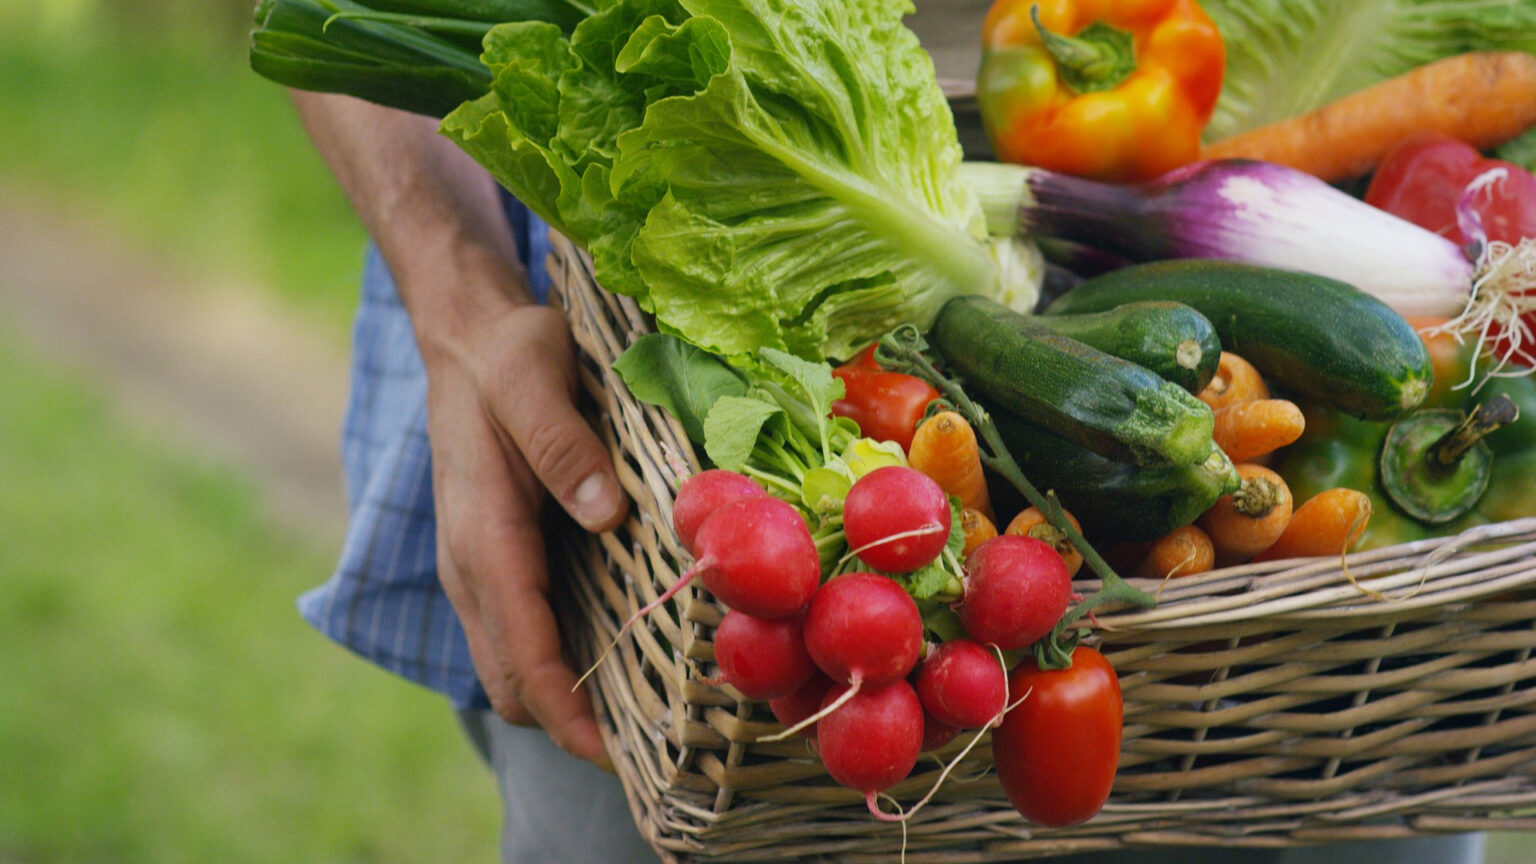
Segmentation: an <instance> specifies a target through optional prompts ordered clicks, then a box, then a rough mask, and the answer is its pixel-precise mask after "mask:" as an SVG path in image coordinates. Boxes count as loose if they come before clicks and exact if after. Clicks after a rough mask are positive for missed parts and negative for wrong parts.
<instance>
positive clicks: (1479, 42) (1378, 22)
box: [1202, 0, 1536, 140]
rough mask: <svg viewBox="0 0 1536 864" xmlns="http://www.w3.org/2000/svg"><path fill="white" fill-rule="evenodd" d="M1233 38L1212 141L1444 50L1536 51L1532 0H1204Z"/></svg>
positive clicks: (1404, 69)
mask: <svg viewBox="0 0 1536 864" xmlns="http://www.w3.org/2000/svg"><path fill="white" fill-rule="evenodd" d="M1202 5H1203V7H1204V8H1205V10H1206V11H1207V12H1209V13H1210V15H1211V18H1212V19H1214V20H1215V21H1216V24H1217V26H1218V27H1220V28H1221V32H1222V36H1223V38H1224V39H1225V41H1226V45H1227V73H1226V80H1225V83H1224V85H1223V87H1222V93H1221V99H1220V100H1219V101H1218V102H1217V105H1216V113H1215V115H1214V116H1213V117H1212V118H1211V122H1210V125H1209V126H1207V127H1206V132H1205V134H1206V138H1207V139H1208V140H1216V139H1218V138H1223V137H1225V136H1228V135H1232V134H1235V133H1237V132H1242V131H1244V130H1247V129H1251V128H1253V127H1255V126H1261V125H1264V124H1265V123H1270V122H1273V121H1276V120H1280V119H1283V118H1285V117H1290V116H1292V115H1295V114H1300V113H1303V112H1306V111H1310V110H1312V109H1314V108H1317V107H1319V106H1321V105H1323V104H1325V103H1327V102H1330V101H1332V100H1334V99H1337V98H1338V97H1340V96H1343V95H1344V94H1346V93H1349V92H1352V91H1355V90H1359V89H1361V88H1363V87H1367V86H1370V85H1371V84H1375V83H1377V82H1379V81H1382V80H1384V79H1386V78H1390V77H1392V76H1394V75H1399V74H1402V73H1404V72H1407V71H1409V70H1410V69H1413V68H1414V67H1416V66H1420V65H1423V64H1424V63H1428V62H1431V61H1434V60H1438V59H1440V58H1443V57H1449V56H1452V55H1455V54H1461V53H1464V52H1467V51H1494V50H1524V51H1536V3H1531V2H1529V0H1204V2H1203V3H1202Z"/></svg>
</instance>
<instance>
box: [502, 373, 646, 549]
mask: <svg viewBox="0 0 1536 864" xmlns="http://www.w3.org/2000/svg"><path fill="white" fill-rule="evenodd" d="M508 401H509V403H510V404H506V405H503V406H501V407H502V408H503V409H504V410H501V411H499V412H498V413H499V414H501V421H502V426H503V428H505V429H506V430H507V433H508V434H509V435H511V437H512V442H513V443H514V444H515V445H516V446H517V449H518V451H519V452H520V453H522V455H523V458H524V459H525V460H526V461H527V463H528V466H529V467H530V468H531V469H532V470H533V473H534V474H535V475H537V476H538V478H539V481H540V482H541V483H542V484H543V485H544V488H546V489H548V490H549V493H550V494H551V495H552V496H554V498H555V500H556V501H558V502H559V503H560V506H561V507H562V508H564V509H565V511H566V512H567V513H569V514H570V515H571V517H572V518H573V519H575V520H576V521H577V522H578V523H580V524H581V526H582V527H583V528H586V529H587V530H588V531H594V532H597V531H607V530H609V529H611V528H614V527H615V526H617V525H618V524H619V523H620V522H622V521H623V520H624V516H625V514H626V512H627V511H628V503H629V502H628V499H627V498H626V496H625V495H624V494H623V490H622V489H621V487H620V486H619V481H618V476H617V474H616V472H615V471H614V468H613V460H612V458H611V457H610V456H609V453H608V448H607V447H605V446H604V445H603V442H602V439H600V438H599V437H598V436H597V433H595V432H593V431H592V427H591V426H589V425H588V424H587V420H586V418H585V417H583V416H582V415H581V413H580V412H579V411H577V410H576V403H575V399H574V397H573V395H572V393H571V389H570V388H569V387H568V386H566V384H565V380H564V379H563V378H562V377H561V376H557V375H537V374H529V375H526V376H525V380H523V381H522V382H521V383H520V386H519V387H518V388H517V394H516V397H515V398H514V399H512V400H508Z"/></svg>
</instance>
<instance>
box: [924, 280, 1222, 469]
mask: <svg viewBox="0 0 1536 864" xmlns="http://www.w3.org/2000/svg"><path fill="white" fill-rule="evenodd" d="M929 342H930V344H931V345H932V346H933V347H934V349H935V350H937V351H938V353H939V354H940V355H941V356H942V357H943V359H944V362H945V363H946V364H947V365H948V366H949V367H950V368H951V369H952V370H953V371H954V372H955V373H956V374H958V375H959V377H960V378H961V379H963V381H964V382H965V386H966V389H967V390H968V391H969V392H970V394H971V396H972V397H973V398H976V399H978V401H980V402H982V403H983V404H984V405H986V406H987V407H988V408H990V409H1002V410H1006V411H1012V412H1013V413H1015V414H1017V415H1019V416H1020V417H1021V418H1023V419H1025V420H1028V421H1030V422H1032V423H1036V424H1038V425H1040V426H1043V427H1045V428H1046V429H1049V430H1051V431H1052V432H1055V433H1056V434H1058V435H1061V436H1063V437H1066V438H1068V439H1070V440H1072V441H1075V442H1077V443H1078V444H1080V445H1082V446H1084V447H1087V448H1088V449H1090V450H1093V451H1094V452H1096V453H1100V454H1102V455H1104V456H1108V457H1110V458H1112V459H1130V460H1133V461H1135V462H1138V463H1141V464H1147V465H1151V464H1158V463H1162V462H1174V463H1179V464H1186V465H1192V464H1198V463H1201V462H1204V461H1205V460H1206V458H1208V457H1209V456H1210V454H1211V450H1212V449H1214V448H1215V446H1216V445H1215V444H1214V443H1212V441H1211V427H1212V425H1213V423H1214V420H1213V418H1212V416H1211V410H1210V408H1208V407H1206V405H1205V403H1204V402H1201V401H1200V400H1199V399H1196V398H1195V397H1194V396H1192V395H1190V394H1189V393H1187V392H1185V391H1184V390H1183V389H1182V388H1180V387H1179V386H1178V385H1177V384H1173V383H1170V382H1168V381H1165V380H1163V379H1162V378H1161V377H1159V376H1158V375H1157V374H1156V373H1154V372H1151V371H1149V370H1147V369H1145V368H1142V367H1141V366H1137V365H1136V364H1134V363H1130V362H1128V361H1125V360H1121V359H1120V358H1118V357H1114V356H1111V355H1109V354H1105V353H1104V352H1102V351H1100V350H1098V349H1097V348H1092V347H1089V346H1088V345H1084V344H1083V343H1081V342H1079V341H1077V340H1075V339H1070V338H1068V337H1066V336H1062V335H1060V334H1058V333H1056V332H1055V331H1053V330H1051V329H1050V328H1048V327H1045V326H1044V325H1042V324H1040V323H1039V322H1038V320H1037V319H1036V316H1033V315H1023V314H1020V313H1018V312H1014V311H1013V310H1011V309H1009V308H1008V307H1006V306H1004V305H1002V304H1000V303H998V302H996V301H994V300H989V299H987V298H985V297H980V296H963V297H956V298H955V299H953V300H950V301H949V302H947V303H945V304H944V306H943V307H942V308H941V309H940V310H939V314H938V317H937V319H935V321H934V325H933V329H932V330H931V331H930V333H929Z"/></svg>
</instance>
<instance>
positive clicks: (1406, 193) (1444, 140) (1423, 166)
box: [1365, 132, 1536, 246]
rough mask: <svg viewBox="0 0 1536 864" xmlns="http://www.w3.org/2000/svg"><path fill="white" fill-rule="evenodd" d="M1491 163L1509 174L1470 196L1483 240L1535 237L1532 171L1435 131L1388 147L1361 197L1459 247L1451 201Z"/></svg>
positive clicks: (1510, 241)
mask: <svg viewBox="0 0 1536 864" xmlns="http://www.w3.org/2000/svg"><path fill="white" fill-rule="evenodd" d="M1494 168H1503V169H1505V170H1506V171H1508V172H1509V175H1508V176H1507V177H1505V178H1504V179H1503V180H1500V181H1498V182H1496V183H1494V184H1493V185H1492V186H1490V187H1489V188H1487V189H1486V190H1484V191H1483V192H1481V193H1479V194H1478V195H1477V196H1476V198H1475V199H1473V209H1474V210H1476V211H1477V213H1478V214H1479V215H1480V216H1481V217H1482V220H1483V230H1484V231H1485V232H1487V235H1488V239H1489V240H1502V241H1503V242H1505V243H1508V244H1510V245H1514V244H1516V243H1519V242H1520V240H1521V238H1524V237H1536V176H1533V175H1532V174H1531V172H1529V171H1526V170H1525V169H1524V168H1521V167H1520V166H1518V165H1514V164H1511V163H1509V162H1502V161H1499V160H1496V159H1484V158H1483V156H1482V154H1480V153H1478V152H1477V150H1475V149H1473V148H1472V147H1471V146H1470V145H1468V144H1464V143H1462V142H1461V141H1458V140H1457V139H1455V138H1452V137H1451V136H1449V135H1445V134H1443V133H1439V132H1421V133H1419V134H1417V135H1414V136H1412V137H1410V138H1408V139H1406V140H1404V141H1403V142H1402V143H1401V144H1399V145H1398V146H1397V147H1395V148H1393V150H1392V152H1390V153H1388V154H1387V156H1386V158H1385V159H1383V160H1382V162H1381V165H1380V166H1378V167H1377V169H1376V174H1375V176H1374V177H1372V178H1371V185H1370V187H1369V188H1368V189H1366V192H1365V200H1366V203H1368V204H1371V205H1374V206H1376V207H1378V208H1380V209H1382V210H1385V211H1387V212H1388V213H1392V214H1395V215H1397V216H1400V217H1402V218H1404V219H1406V220H1408V221H1409V222H1412V223H1414V224H1415V225H1418V226H1419V227H1421V228H1427V229H1429V230H1430V231H1434V232H1436V233H1438V234H1442V235H1444V236H1446V237H1448V238H1450V239H1451V240H1453V241H1455V242H1456V243H1457V244H1459V245H1462V246H1465V245H1466V244H1467V238H1466V237H1464V236H1462V232H1461V229H1460V228H1459V227H1458V226H1457V222H1456V203H1457V201H1459V200H1460V199H1461V195H1462V192H1463V191H1465V190H1466V188H1467V184H1469V183H1471V182H1472V181H1473V180H1474V179H1476V178H1477V177H1478V176H1479V175H1481V174H1483V173H1485V172H1487V171H1490V170H1492V169H1494Z"/></svg>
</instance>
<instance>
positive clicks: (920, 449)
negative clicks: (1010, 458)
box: [907, 411, 992, 518]
mask: <svg viewBox="0 0 1536 864" xmlns="http://www.w3.org/2000/svg"><path fill="white" fill-rule="evenodd" d="M907 462H908V463H910V464H911V465H912V467H913V468H916V469H917V470H919V471H921V472H923V473H924V474H927V475H928V476H929V477H932V478H933V479H934V481H935V482H937V483H938V484H939V488H941V489H943V490H944V492H945V494H947V495H953V496H955V497H956V498H959V499H960V503H961V505H963V506H965V507H970V508H971V509H973V510H976V511H978V512H980V513H984V514H986V516H987V517H988V518H991V516H992V501H991V499H990V498H989V497H988V495H987V478H986V475H985V474H983V473H982V469H981V451H980V449H979V447H978V445H977V443H976V432H975V430H973V429H972V428H971V424H970V423H968V422H966V420H965V418H964V417H961V416H960V415H959V414H957V413H955V412H954V411H940V412H939V413H937V414H935V415H933V416H932V417H930V418H928V419H927V420H924V421H923V422H922V424H920V425H919V426H918V427H917V431H916V432H915V433H913V435H912V446H911V447H909V448H908V449H907Z"/></svg>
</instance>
